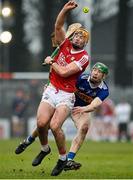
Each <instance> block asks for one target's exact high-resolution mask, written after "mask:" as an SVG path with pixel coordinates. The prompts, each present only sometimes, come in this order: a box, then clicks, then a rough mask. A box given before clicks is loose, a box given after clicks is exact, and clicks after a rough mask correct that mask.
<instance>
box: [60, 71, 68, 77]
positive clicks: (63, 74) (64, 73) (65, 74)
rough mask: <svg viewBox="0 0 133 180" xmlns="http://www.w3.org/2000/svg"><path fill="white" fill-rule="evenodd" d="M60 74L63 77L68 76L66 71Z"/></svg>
mask: <svg viewBox="0 0 133 180" xmlns="http://www.w3.org/2000/svg"><path fill="white" fill-rule="evenodd" d="M60 76H61V77H63V78H67V77H68V74H67V73H66V72H65V71H64V72H60Z"/></svg>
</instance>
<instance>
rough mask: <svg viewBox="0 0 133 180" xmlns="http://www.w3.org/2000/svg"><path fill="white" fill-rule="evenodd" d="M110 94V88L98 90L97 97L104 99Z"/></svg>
mask: <svg viewBox="0 0 133 180" xmlns="http://www.w3.org/2000/svg"><path fill="white" fill-rule="evenodd" d="M108 96H109V90H108V89H106V90H101V91H99V92H98V94H97V97H99V98H100V99H101V101H104V99H106V98H107V97H108Z"/></svg>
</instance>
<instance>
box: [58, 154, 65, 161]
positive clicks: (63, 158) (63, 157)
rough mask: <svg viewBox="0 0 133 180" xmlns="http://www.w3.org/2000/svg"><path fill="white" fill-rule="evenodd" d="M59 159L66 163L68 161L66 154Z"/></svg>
mask: <svg viewBox="0 0 133 180" xmlns="http://www.w3.org/2000/svg"><path fill="white" fill-rule="evenodd" d="M59 159H60V160H62V161H65V160H66V159H67V155H66V154H63V155H61V154H60V155H59Z"/></svg>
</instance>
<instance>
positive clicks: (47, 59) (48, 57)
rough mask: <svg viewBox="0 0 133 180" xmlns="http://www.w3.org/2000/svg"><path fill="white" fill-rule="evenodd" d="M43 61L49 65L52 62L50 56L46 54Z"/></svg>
mask: <svg viewBox="0 0 133 180" xmlns="http://www.w3.org/2000/svg"><path fill="white" fill-rule="evenodd" d="M44 62H45V64H50V65H51V64H52V63H53V59H52V58H51V57H50V56H47V57H46V58H45V59H44Z"/></svg>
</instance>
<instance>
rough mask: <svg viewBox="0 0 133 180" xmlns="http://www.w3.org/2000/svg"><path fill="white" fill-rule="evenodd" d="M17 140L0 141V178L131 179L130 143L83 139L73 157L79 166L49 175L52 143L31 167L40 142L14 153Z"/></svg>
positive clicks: (132, 146) (54, 151)
mask: <svg viewBox="0 0 133 180" xmlns="http://www.w3.org/2000/svg"><path fill="white" fill-rule="evenodd" d="M19 142H20V139H12V140H0V179H133V143H108V142H90V141H86V142H85V143H84V145H83V146H82V148H81V149H80V151H79V152H78V154H77V156H76V158H75V161H78V162H80V163H81V164H82V167H81V168H80V169H79V170H77V171H67V172H65V171H63V172H62V173H61V174H60V175H59V176H57V177H52V176H50V173H51V170H52V169H53V167H54V166H55V164H56V161H57V159H58V153H57V148H56V145H55V142H54V141H50V146H51V149H52V153H51V154H50V155H48V156H47V157H46V158H45V159H44V160H43V162H42V163H41V165H39V166H37V167H32V165H31V162H32V160H33V159H34V157H35V156H36V155H37V154H38V152H39V151H40V145H39V141H36V142H35V143H34V144H32V145H31V146H30V147H28V148H27V149H26V150H25V152H23V153H22V154H20V155H16V154H15V153H14V150H15V147H16V146H17V145H18V144H19ZM67 147H68V149H69V147H70V142H67Z"/></svg>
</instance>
